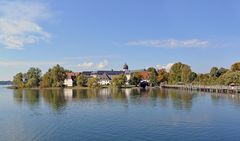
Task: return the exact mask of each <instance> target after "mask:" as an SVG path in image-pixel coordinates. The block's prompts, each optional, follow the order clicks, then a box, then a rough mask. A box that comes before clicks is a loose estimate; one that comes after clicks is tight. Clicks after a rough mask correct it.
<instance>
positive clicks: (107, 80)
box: [97, 73, 112, 85]
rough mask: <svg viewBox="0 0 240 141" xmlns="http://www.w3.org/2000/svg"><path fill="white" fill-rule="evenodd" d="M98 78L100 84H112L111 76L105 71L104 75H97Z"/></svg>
mask: <svg viewBox="0 0 240 141" xmlns="http://www.w3.org/2000/svg"><path fill="white" fill-rule="evenodd" d="M97 78H98V80H99V82H98V83H99V84H100V85H110V84H111V80H112V79H111V78H110V77H109V75H107V74H106V73H104V74H103V75H99V76H97Z"/></svg>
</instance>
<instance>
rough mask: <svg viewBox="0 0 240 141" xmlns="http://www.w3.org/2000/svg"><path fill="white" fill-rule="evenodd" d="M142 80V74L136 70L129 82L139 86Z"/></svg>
mask: <svg viewBox="0 0 240 141" xmlns="http://www.w3.org/2000/svg"><path fill="white" fill-rule="evenodd" d="M141 80H142V75H141V74H140V73H138V72H135V73H133V74H132V75H131V78H130V80H129V84H131V85H135V86H137V85H138V84H139V83H140V81H141Z"/></svg>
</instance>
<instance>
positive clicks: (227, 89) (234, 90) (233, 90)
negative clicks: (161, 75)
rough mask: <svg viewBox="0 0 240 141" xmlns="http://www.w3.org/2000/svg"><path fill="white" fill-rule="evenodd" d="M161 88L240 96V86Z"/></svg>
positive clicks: (176, 86)
mask: <svg viewBox="0 0 240 141" xmlns="http://www.w3.org/2000/svg"><path fill="white" fill-rule="evenodd" d="M160 87H161V88H169V89H179V90H187V91H200V92H211V93H225V94H239V93H240V86H203V85H161V86H160Z"/></svg>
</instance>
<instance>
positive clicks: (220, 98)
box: [211, 93, 240, 105]
mask: <svg viewBox="0 0 240 141" xmlns="http://www.w3.org/2000/svg"><path fill="white" fill-rule="evenodd" d="M211 98H212V102H213V103H214V104H218V103H220V102H226V100H227V101H230V102H232V103H234V104H237V105H239V104H240V96H239V95H234V94H217V93H216V94H214V93H213V94H211Z"/></svg>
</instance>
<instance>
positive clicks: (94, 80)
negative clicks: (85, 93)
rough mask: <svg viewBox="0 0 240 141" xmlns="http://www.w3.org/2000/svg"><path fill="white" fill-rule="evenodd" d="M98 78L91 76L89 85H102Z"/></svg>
mask: <svg viewBox="0 0 240 141" xmlns="http://www.w3.org/2000/svg"><path fill="white" fill-rule="evenodd" d="M98 81H99V80H98V78H96V77H93V78H89V79H88V82H87V86H88V87H90V88H98V87H100V84H99V83H98Z"/></svg>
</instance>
